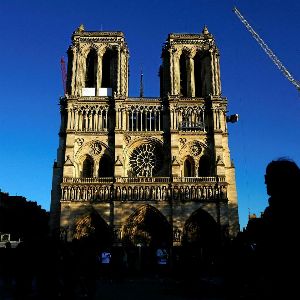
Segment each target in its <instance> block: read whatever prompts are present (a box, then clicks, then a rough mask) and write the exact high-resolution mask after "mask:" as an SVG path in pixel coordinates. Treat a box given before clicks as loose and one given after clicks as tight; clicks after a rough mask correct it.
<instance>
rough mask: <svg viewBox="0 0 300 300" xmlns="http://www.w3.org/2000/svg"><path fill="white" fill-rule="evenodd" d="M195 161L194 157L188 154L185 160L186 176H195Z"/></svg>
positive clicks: (184, 171) (184, 172)
mask: <svg viewBox="0 0 300 300" xmlns="http://www.w3.org/2000/svg"><path fill="white" fill-rule="evenodd" d="M194 169H195V162H194V160H193V158H192V157H190V156H188V157H187V158H186V160H185V161H184V170H183V174H184V177H194V176H195V175H194V173H195V172H194Z"/></svg>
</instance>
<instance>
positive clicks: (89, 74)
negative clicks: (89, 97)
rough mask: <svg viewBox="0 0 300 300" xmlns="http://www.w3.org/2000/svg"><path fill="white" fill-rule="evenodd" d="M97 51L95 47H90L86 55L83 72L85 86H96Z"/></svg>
mask: <svg viewBox="0 0 300 300" xmlns="http://www.w3.org/2000/svg"><path fill="white" fill-rule="evenodd" d="M97 65H98V59H97V52H96V50H95V49H91V50H90V52H89V53H88V55H87V57H86V74H85V87H87V88H93V87H96V82H97Z"/></svg>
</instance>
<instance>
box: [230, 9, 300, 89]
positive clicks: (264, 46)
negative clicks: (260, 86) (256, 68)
mask: <svg viewBox="0 0 300 300" xmlns="http://www.w3.org/2000/svg"><path fill="white" fill-rule="evenodd" d="M233 12H234V13H235V14H236V15H237V17H238V18H239V19H240V20H241V22H242V23H243V24H244V25H245V27H246V28H247V29H248V31H249V32H250V33H251V35H252V37H253V38H254V39H255V40H256V41H257V42H258V44H259V45H260V46H261V48H262V49H263V50H264V51H265V53H266V54H267V55H268V56H269V57H270V59H271V60H272V61H273V62H274V64H275V65H276V66H277V67H278V69H279V70H280V71H281V72H282V74H283V75H284V76H285V77H286V78H287V79H288V80H289V81H290V82H291V83H292V84H293V85H294V86H295V87H296V88H297V90H298V91H300V83H299V82H298V81H297V80H295V79H294V77H293V76H292V74H291V73H290V72H289V71H288V70H287V68H286V67H285V66H284V65H283V64H282V62H281V61H280V60H279V58H278V57H277V56H276V55H275V54H274V53H273V51H272V50H271V49H270V48H269V47H268V45H267V44H266V43H265V42H264V41H263V39H262V38H261V37H260V36H259V34H258V33H257V32H256V31H255V30H254V29H253V28H252V27H251V25H250V24H249V23H248V22H247V20H246V19H245V18H244V17H243V15H242V14H241V13H240V11H239V10H238V9H237V8H236V7H234V8H233Z"/></svg>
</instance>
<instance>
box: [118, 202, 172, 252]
mask: <svg viewBox="0 0 300 300" xmlns="http://www.w3.org/2000/svg"><path fill="white" fill-rule="evenodd" d="M123 243H124V245H126V246H137V245H141V246H147V247H159V246H161V245H166V246H170V245H171V243H172V227H171V225H170V223H169V222H168V221H167V219H166V217H165V216H164V215H163V214H162V213H161V212H160V211H159V210H158V209H156V208H155V207H153V206H151V205H148V204H146V205H143V206H141V207H140V208H138V209H137V210H136V211H135V212H134V213H133V214H132V215H131V216H129V218H128V219H127V221H126V224H125V225H124V227H123Z"/></svg>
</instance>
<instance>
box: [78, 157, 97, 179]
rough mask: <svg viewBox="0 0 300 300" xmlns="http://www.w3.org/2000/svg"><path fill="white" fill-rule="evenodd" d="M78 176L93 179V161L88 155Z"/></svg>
mask: <svg viewBox="0 0 300 300" xmlns="http://www.w3.org/2000/svg"><path fill="white" fill-rule="evenodd" d="M80 175H81V176H80V177H83V178H91V177H94V176H93V175H94V160H93V158H92V157H91V156H90V155H88V154H87V155H85V157H84V159H83V162H82V167H81V172H80Z"/></svg>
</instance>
